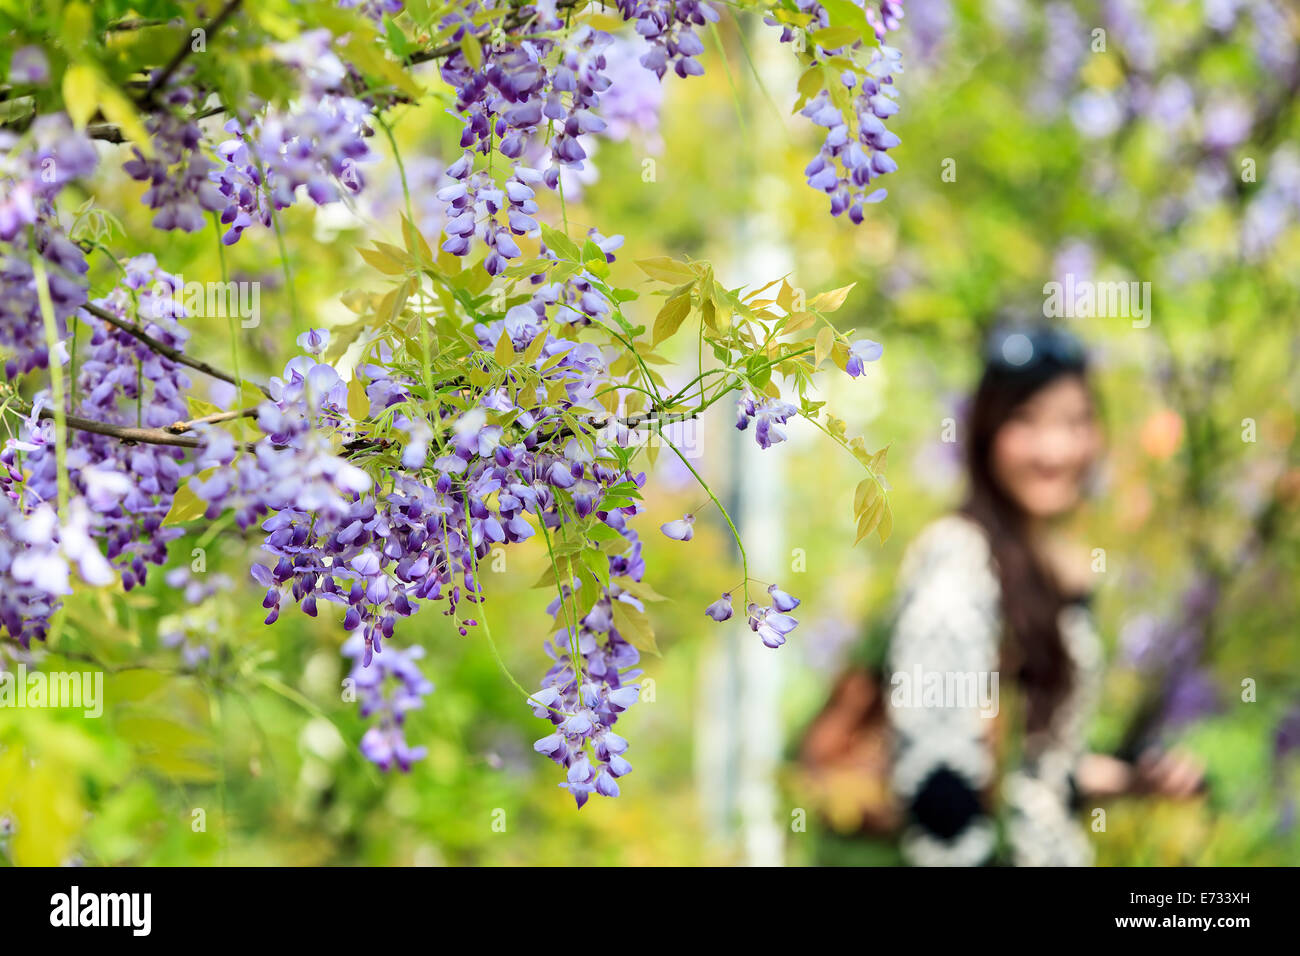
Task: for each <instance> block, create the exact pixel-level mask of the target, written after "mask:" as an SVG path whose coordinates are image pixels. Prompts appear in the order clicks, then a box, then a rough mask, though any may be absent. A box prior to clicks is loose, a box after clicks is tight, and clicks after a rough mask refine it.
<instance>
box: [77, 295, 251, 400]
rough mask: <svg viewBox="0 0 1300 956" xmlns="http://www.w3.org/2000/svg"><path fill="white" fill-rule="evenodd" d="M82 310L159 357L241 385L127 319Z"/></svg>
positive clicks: (86, 307)
mask: <svg viewBox="0 0 1300 956" xmlns="http://www.w3.org/2000/svg"><path fill="white" fill-rule="evenodd" d="M82 309H84V310H85V311H87V312H89V313H90V314H91V315H93V316H95V318H97V319H102V320H103V321H105V322H108V323H110V324H112V325H115V326H117V327H118V328H119V329H121V330H122V331H123V332H125V333H127V334H128V335H133V336H135V338H137V339H139V340H140V341H141V342H143V343H144V344H145V345H147V346H148V347H149V348H151V349H153V350H154V351H155V352H157V353H158V354H159V355H162V356H165V357H167V358H169V359H171V360H172V361H173V362H177V363H179V364H181V365H185V366H188V367H189V368H192V369H194V370H195V371H196V372H202V373H203V374H204V375H209V376H211V377H212V378H217V379H220V380H221V381H223V382H229V383H230V384H231V385H234V386H236V387H238V386H239V385H240V384H241V383H240V381H239V379H237V378H235V376H233V375H231V374H230V373H229V372H225V371H222V370H221V369H219V368H217V367H216V366H214V365H211V364H209V363H207V362H204V361H202V360H200V359H196V358H191V357H190V356H188V355H186V354H185V353H184V352H182V351H180V350H179V349H175V348H172V347H171V346H170V345H166V344H164V343H162V342H159V341H158V340H157V339H156V338H154V337H153V336H152V335H150V334H149V333H148V332H146V331H145V330H144V329H142V328H140V326H138V325H136V324H135V323H134V322H131V321H129V320H127V319H122V318H118V317H117V316H116V315H114V314H113V313H112V312H109V311H108V310H107V309H101V308H100V307H99V306H97V305H95V304H94V303H93V302H87V303H86V304H85V305H83V306H82ZM257 388H258V390H259V391H261V393H262V394H263V395H265V396H266V397H267V398H270V397H271V392H270V391H269V390H268V389H267V388H266V386H265V385H258V386H257Z"/></svg>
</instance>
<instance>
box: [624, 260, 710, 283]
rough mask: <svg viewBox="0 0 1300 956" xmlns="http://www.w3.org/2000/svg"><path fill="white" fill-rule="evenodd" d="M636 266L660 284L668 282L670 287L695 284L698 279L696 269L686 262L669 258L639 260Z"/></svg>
mask: <svg viewBox="0 0 1300 956" xmlns="http://www.w3.org/2000/svg"><path fill="white" fill-rule="evenodd" d="M636 264H637V267H638V268H639V269H640V270H641V271H642V272H644V273H645V274H646V275H648V276H649V277H650V278H652V279H658V280H659V281H660V282H667V283H669V284H670V285H681V284H682V283H683V282H694V281H695V279H696V274H695V270H694V269H692V268H691V267H690V266H688V265H687V264H686V263H684V262H678V261H677V260H676V259H670V258H668V257H667V256H655V257H653V258H650V259H638V260H637V261H636Z"/></svg>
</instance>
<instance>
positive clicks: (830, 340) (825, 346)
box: [813, 325, 835, 368]
mask: <svg viewBox="0 0 1300 956" xmlns="http://www.w3.org/2000/svg"><path fill="white" fill-rule="evenodd" d="M834 342H835V333H834V332H832V331H831V327H830V326H829V325H828V326H825V327H824V328H823V329H822V330H821V331H820V332H818V333H817V344H816V346H815V348H814V350H813V366H814V367H817V368H819V367H821V364H822V362H824V361H826V356H827V355H830V353H831V345H833V344H834Z"/></svg>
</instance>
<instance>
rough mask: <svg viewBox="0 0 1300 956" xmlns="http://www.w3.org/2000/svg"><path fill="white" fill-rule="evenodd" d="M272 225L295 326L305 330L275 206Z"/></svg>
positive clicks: (295, 328)
mask: <svg viewBox="0 0 1300 956" xmlns="http://www.w3.org/2000/svg"><path fill="white" fill-rule="evenodd" d="M271 225H273V226H275V243H276V245H277V246H279V247H280V268H281V269H282V270H283V271H284V284H285V289H286V291H287V292H288V293H289V314H290V315H291V316H292V317H293V328H294V331H295V332H298V333H301V332H303V331H305V330H304V329H303V327H302V316H300V315H299V314H298V293H297V292H295V291H294V288H293V270H292V269H291V268H289V250H288V248H286V246H285V244H284V230H282V229H281V228H280V217H279V216H278V215H277V214H276V210H275V206H274V204H272V207H271Z"/></svg>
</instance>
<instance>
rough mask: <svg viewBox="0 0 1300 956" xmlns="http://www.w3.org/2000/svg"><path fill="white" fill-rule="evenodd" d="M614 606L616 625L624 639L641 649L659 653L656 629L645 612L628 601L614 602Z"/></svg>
mask: <svg viewBox="0 0 1300 956" xmlns="http://www.w3.org/2000/svg"><path fill="white" fill-rule="evenodd" d="M612 604H613V608H614V627H616V628H617V629H618V633H619V634H620V635H621V636H622V638H623V640H625V641H627V642H628V643H629V644H631V645H632V646H633V647H635V648H636V649H637V650H640V651H647V652H648V653H651V654H655V655H657V654H658V653H659V645H658V644H656V643H655V633H654V629H653V628H652V627H651V626H650V619H649V618H648V617H646V615H645V612H643V611H638V610H637V609H636V608H634V607H632V606H631V605H630V604H628V603H627V602H626V601H614V602H612Z"/></svg>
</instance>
